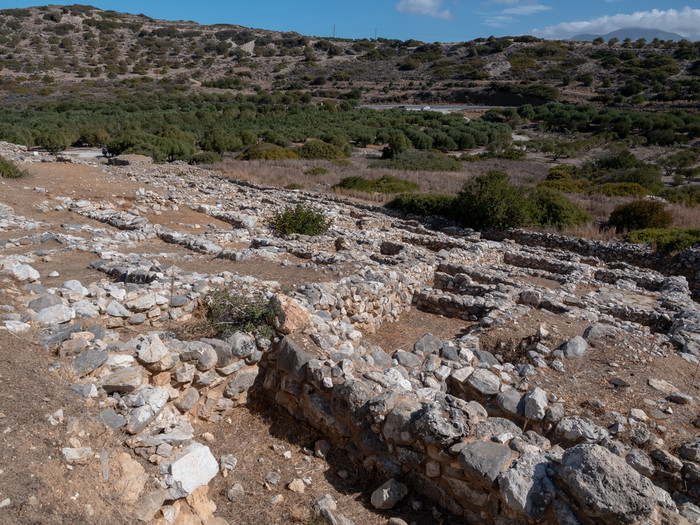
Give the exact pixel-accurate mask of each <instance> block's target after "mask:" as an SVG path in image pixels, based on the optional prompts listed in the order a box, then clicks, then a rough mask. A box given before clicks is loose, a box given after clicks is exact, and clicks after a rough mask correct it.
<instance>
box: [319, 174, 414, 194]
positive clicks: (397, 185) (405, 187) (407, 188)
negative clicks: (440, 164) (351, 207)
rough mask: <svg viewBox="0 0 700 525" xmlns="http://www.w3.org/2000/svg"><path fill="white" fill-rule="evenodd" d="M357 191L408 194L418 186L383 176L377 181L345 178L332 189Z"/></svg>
mask: <svg viewBox="0 0 700 525" xmlns="http://www.w3.org/2000/svg"><path fill="white" fill-rule="evenodd" d="M336 188H337V189H344V190H358V191H364V192H366V193H375V192H376V193H409V192H412V191H416V190H418V189H419V188H420V186H419V185H418V184H417V183H415V182H412V181H408V180H403V179H399V178H397V177H392V176H391V175H384V176H383V177H381V178H379V179H375V180H372V179H365V178H364V177H358V176H355V177H346V178H344V179H343V180H341V181H340V182H339V183H338V184H336V185H334V186H333V187H332V189H336Z"/></svg>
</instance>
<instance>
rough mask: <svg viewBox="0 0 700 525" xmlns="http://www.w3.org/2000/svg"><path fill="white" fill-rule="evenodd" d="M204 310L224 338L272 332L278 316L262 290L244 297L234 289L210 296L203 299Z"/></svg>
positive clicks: (219, 290)
mask: <svg viewBox="0 0 700 525" xmlns="http://www.w3.org/2000/svg"><path fill="white" fill-rule="evenodd" d="M204 307H205V310H206V314H207V320H208V322H209V324H211V325H212V326H213V327H214V328H215V329H216V331H217V332H218V333H219V334H222V335H227V334H231V333H233V332H235V331H237V330H244V331H246V332H255V331H257V332H261V333H263V334H264V333H266V332H268V333H269V332H271V325H272V321H273V319H274V317H275V316H277V315H278V313H279V312H278V311H277V309H276V308H275V307H274V306H272V304H271V303H270V301H269V300H268V299H267V297H266V296H265V293H264V292H263V291H256V292H254V293H252V294H248V295H245V294H243V293H241V292H240V291H238V290H236V289H234V288H232V287H225V288H221V289H218V290H214V291H212V292H210V293H208V294H207V295H206V296H205V297H204Z"/></svg>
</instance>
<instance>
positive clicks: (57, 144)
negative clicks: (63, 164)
mask: <svg viewBox="0 0 700 525" xmlns="http://www.w3.org/2000/svg"><path fill="white" fill-rule="evenodd" d="M36 144H37V145H38V146H41V147H42V148H44V149H45V150H46V151H48V152H49V153H51V155H56V154H58V153H60V152H61V151H63V150H64V149H66V148H67V147H68V146H70V144H71V137H70V135H69V134H68V133H67V132H65V131H63V130H60V129H54V130H51V131H44V132H42V133H40V134H39V136H38V137H37V138H36Z"/></svg>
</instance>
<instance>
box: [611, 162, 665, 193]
mask: <svg viewBox="0 0 700 525" xmlns="http://www.w3.org/2000/svg"><path fill="white" fill-rule="evenodd" d="M608 178H609V180H610V182H628V183H636V184H639V185H640V186H644V187H645V188H647V189H648V190H649V192H650V193H654V194H655V193H658V192H660V191H661V190H662V189H663V187H664V183H663V181H662V180H661V167H659V166H656V165H655V164H643V165H641V166H637V167H634V168H630V169H625V170H620V171H617V172H614V173H612V174H610V175H608Z"/></svg>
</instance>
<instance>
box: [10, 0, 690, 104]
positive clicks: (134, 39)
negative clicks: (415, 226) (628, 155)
mask: <svg viewBox="0 0 700 525" xmlns="http://www.w3.org/2000/svg"><path fill="white" fill-rule="evenodd" d="M626 31H627V32H622V31H618V32H614V33H610V34H608V35H605V36H604V37H605V38H608V39H609V38H612V37H617V38H619V42H618V43H617V44H615V45H612V46H608V45H605V46H592V45H590V44H589V43H587V42H573V43H572V42H563V41H557V40H545V39H542V38H537V37H534V36H529V35H523V36H510V37H499V38H496V37H493V36H491V37H488V38H476V39H474V40H471V41H468V42H458V43H424V42H419V41H417V40H412V39H411V40H404V41H402V40H396V39H385V38H377V39H372V40H370V39H359V40H350V39H340V38H329V37H316V36H306V35H301V34H299V33H294V32H284V33H280V32H276V31H269V30H265V29H255V28H248V27H243V26H238V25H228V24H216V25H200V24H197V23H195V22H183V21H168V20H155V19H152V18H149V17H147V16H145V15H133V14H129V13H118V12H115V11H103V10H101V9H97V8H94V7H90V6H86V5H70V6H59V5H48V6H39V7H31V8H22V9H5V10H0V100H2V105H3V106H2V107H3V110H5V108H6V107H7V105H8V104H14V103H26V102H30V101H32V102H36V101H48V100H52V99H64V98H73V97H80V98H83V97H90V98H100V97H107V96H115V95H118V96H121V95H126V94H131V93H136V92H149V93H153V92H161V91H165V92H180V93H196V92H202V93H207V94H210V93H213V94H216V95H220V96H225V95H226V94H230V95H235V96H238V95H259V96H261V97H264V96H268V95H269V94H270V93H272V92H303V93H304V95H305V97H306V98H308V97H311V98H312V99H313V98H315V99H316V100H317V101H322V100H326V99H334V100H338V101H342V102H343V103H344V104H345V106H348V105H351V104H352V103H354V102H357V101H361V102H362V103H364V104H397V105H413V104H415V105H421V106H424V105H432V104H438V103H447V104H481V105H487V106H519V105H522V104H533V105H534V104H542V103H545V102H550V101H554V100H557V101H561V102H571V103H576V104H596V105H599V104H600V105H609V104H615V105H618V106H619V105H621V104H622V105H624V104H634V105H638V104H645V105H654V106H663V107H668V106H669V105H670V104H678V105H684V104H689V103H692V104H694V105H693V108H696V106H697V100H698V99H700V65H698V64H700V61H699V60H698V59H699V58H700V54H699V53H698V51H700V50H699V49H698V48H697V47H696V46H695V45H691V46H687V45H685V44H679V42H677V40H679V39H680V38H681V37H680V36H679V35H674V34H671V33H663V32H660V31H656V32H654V31H653V30H648V29H638V30H631V29H627V30H626ZM654 35H658V37H659V38H661V39H662V40H663V41H664V43H663V44H658V43H654V44H652V43H651V42H652V40H653V39H654ZM627 37H629V38H631V39H633V40H634V41H635V42H636V40H638V39H639V38H647V44H646V45H639V44H635V45H631V46H625V45H624V44H623V41H624V39H625V38H627ZM590 38H591V39H592V38H594V35H590ZM674 38H675V39H676V40H672V39H674ZM353 101H354V102H353Z"/></svg>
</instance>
